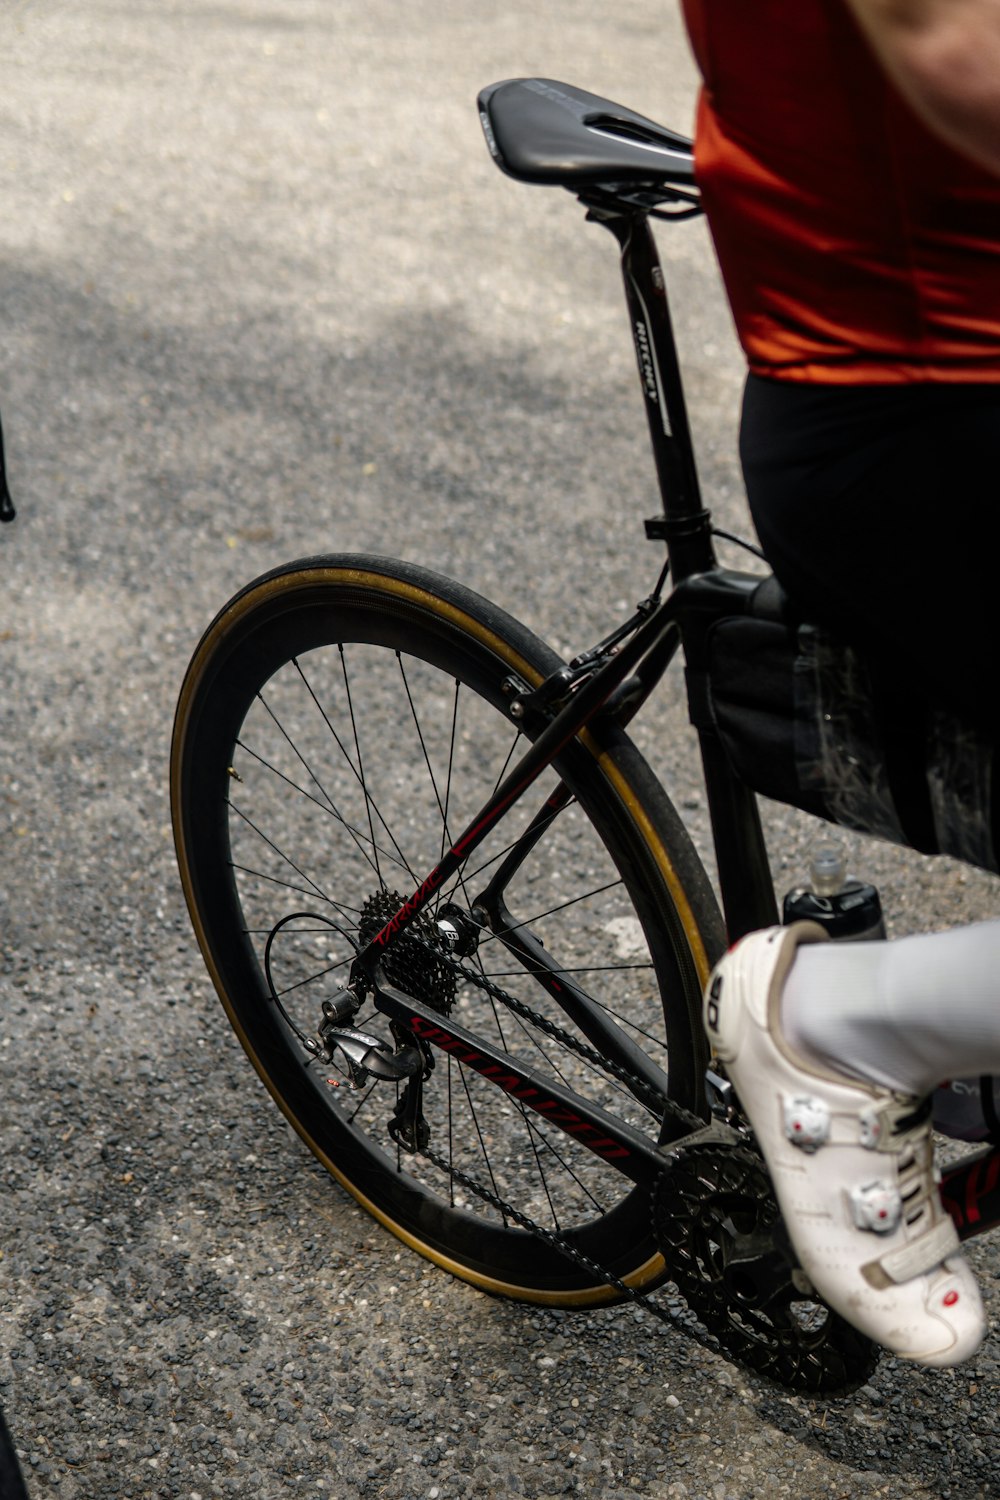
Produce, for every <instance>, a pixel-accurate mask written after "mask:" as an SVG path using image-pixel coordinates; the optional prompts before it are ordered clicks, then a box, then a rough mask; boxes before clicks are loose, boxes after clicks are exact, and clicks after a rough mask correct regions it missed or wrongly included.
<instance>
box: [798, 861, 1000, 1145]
mask: <svg viewBox="0 0 1000 1500" xmlns="http://www.w3.org/2000/svg"><path fill="white" fill-rule="evenodd" d="M809 879H810V883H809V885H807V886H799V887H797V888H796V889H795V890H792V891H789V893H788V895H787V896H786V897H785V901H784V907H783V910H782V919H783V921H784V923H785V925H786V926H787V925H788V924H789V923H790V922H801V921H809V922H819V923H821V924H822V926H824V927H825V928H826V930H827V932H828V933H829V934H830V937H831V938H834V939H839V940H843V941H849V942H853V943H857V942H864V941H866V940H867V939H875V938H884V937H885V921H884V919H883V916H882V903H881V901H880V900H879V894H878V891H877V890H876V889H875V887H874V886H873V885H869V884H867V883H866V882H865V881H862V880H858V879H857V878H856V877H855V876H853V875H848V874H847V864H846V861H845V858H844V849H843V845H842V844H840V843H839V842H838V841H837V840H836V839H829V838H826V839H823V840H822V841H820V842H819V843H817V844H816V846H815V847H814V848H813V851H812V857H811V859H810V862H809ZM933 1121H934V1129H935V1130H937V1131H939V1132H940V1133H941V1134H942V1135H946V1136H948V1137H950V1139H952V1140H956V1141H988V1140H990V1141H998V1142H1000V1078H991V1077H982V1078H954V1079H951V1080H950V1081H949V1082H948V1083H944V1084H942V1085H941V1087H940V1088H938V1089H935V1091H934V1105H933Z"/></svg>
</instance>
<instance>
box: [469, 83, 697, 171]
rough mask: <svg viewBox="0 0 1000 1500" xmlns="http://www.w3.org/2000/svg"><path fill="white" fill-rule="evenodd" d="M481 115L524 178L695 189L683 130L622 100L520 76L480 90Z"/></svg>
mask: <svg viewBox="0 0 1000 1500" xmlns="http://www.w3.org/2000/svg"><path fill="white" fill-rule="evenodd" d="M479 117H480V119H481V121H482V125H483V131H484V132H485V135H486V140H487V144H488V145H489V148H490V151H491V152H492V155H493V159H494V160H495V161H496V163H497V165H498V166H499V167H501V168H502V169H503V171H505V172H507V173H508V174H509V175H510V176H511V177H517V178H518V179H519V180H520V181H522V182H546V183H554V184H558V185H559V186H562V187H565V188H570V189H577V190H579V189H580V188H584V187H587V186H598V185H604V186H609V185H611V184H619V183H622V184H624V183H631V184H638V183H645V184H650V185H659V184H663V183H671V184H672V185H674V186H677V187H687V188H693V187H694V186H695V180H694V155H693V152H692V146H691V142H690V141H689V140H688V139H687V138H686V137H685V136H683V135H677V134H676V133H675V132H674V131H672V130H665V129H664V127H663V126H662V125H657V124H655V123H654V122H653V121H652V120H647V119H646V118H645V116H643V115H637V114H635V113H634V111H632V110H630V109H625V108H624V106H622V105H621V104H612V103H611V101H610V100H609V99H602V98H600V97H599V96H598V95H597V94H588V93H586V92H585V91H584V90H583V89H575V88H573V87H571V85H570V84H568V83H553V82H552V81H551V80H550V79H548V78H514V79H510V80H508V81H507V82H506V83H494V84H491V85H490V87H489V88H485V89H483V91H482V93H481V94H480V95H479Z"/></svg>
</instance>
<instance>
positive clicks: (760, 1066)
mask: <svg viewBox="0 0 1000 1500" xmlns="http://www.w3.org/2000/svg"><path fill="white" fill-rule="evenodd" d="M825 939H826V933H825V932H824V931H823V929H822V928H821V927H819V926H817V925H815V924H814V923H809V922H799V923H796V924H795V925H794V926H792V927H773V928H768V929H766V930H765V931H763V932H754V933H751V934H750V936H749V937H746V938H744V939H743V940H742V941H741V942H739V943H738V944H737V945H736V947H735V948H733V949H732V951H731V952H730V953H728V954H727V955H726V957H725V958H723V959H722V961H721V962H720V963H719V964H718V965H717V967H716V968H715V970H714V972H713V974H712V977H711V979H710V980H709V984H708V989H707V991H706V994H705V1025H706V1028H707V1030H708V1035H709V1039H710V1041H711V1042H712V1044H713V1046H714V1048H715V1051H716V1053H717V1054H718V1056H719V1058H720V1059H721V1060H722V1061H723V1062H724V1063H725V1065H726V1072H727V1073H728V1075H729V1078H730V1080H731V1082H732V1084H733V1087H734V1088H735V1090H736V1093H737V1094H738V1095H739V1099H740V1103H741V1104H742V1106H743V1109H744V1112H745V1113H746V1116H747V1118H748V1119H749V1121H750V1123H751V1125H752V1126H753V1129H754V1133H755V1135H756V1137H757V1142H758V1144H759V1146H760V1149H761V1151H762V1153H763V1155H764V1159H765V1161H766V1162H767V1165H768V1169H769V1171H770V1173H771V1178H772V1180H773V1182H774V1190H775V1193H776V1195H777V1199H778V1203H779V1205H780V1208H781V1212H782V1214H783V1216H784V1219H785V1224H786V1227H787V1229H788V1233H789V1235H790V1236H791V1239H792V1243H793V1245H794V1246H795V1250H796V1253H797V1255H798V1257H799V1260H800V1262H801V1265H802V1269H803V1270H804V1271H805V1273H806V1275H807V1276H808V1277H809V1280H810V1281H811V1282H812V1284H813V1286H814V1287H815V1289H816V1291H817V1292H818V1293H819V1294H820V1296H821V1297H823V1298H824V1299H825V1301H827V1302H828V1303H829V1304H830V1306H831V1307H833V1308H834V1309H835V1310H836V1311H837V1312H839V1313H840V1314H841V1316H842V1317H844V1318H846V1319H847V1321H848V1322H849V1323H852V1324H853V1325H854V1327H855V1328H857V1329H859V1330H860V1332H862V1333H864V1334H867V1336H868V1337H869V1338H871V1339H874V1340H875V1341H876V1343H879V1344H882V1345H883V1346H884V1347H885V1348H886V1349H890V1350H891V1351H892V1352H893V1353H894V1354H897V1355H900V1356H901V1357H902V1358H904V1359H912V1360H916V1361H917V1362H918V1363H920V1364H924V1365H954V1364H958V1363H960V1361H962V1360H964V1359H968V1358H969V1356H970V1355H971V1354H973V1353H974V1352H975V1350H976V1349H977V1348H978V1347H979V1344H980V1343H981V1341H982V1339H983V1336H984V1334H985V1332H986V1318H985V1315H984V1312H983V1306H982V1302H981V1301H980V1297H979V1289H978V1287H977V1286H976V1283H975V1280H974V1278H973V1275H972V1272H971V1271H970V1270H969V1268H968V1266H967V1265H966V1263H965V1260H964V1259H963V1257H962V1255H961V1254H960V1253H959V1247H958V1236H957V1234H956V1232H955V1228H954V1225H953V1224H952V1221H951V1219H950V1217H949V1216H948V1214H947V1213H946V1211H945V1210H944V1209H943V1208H942V1206H941V1199H940V1195H939V1193H938V1189H937V1181H936V1178H935V1176H934V1168H933V1143H932V1141H931V1127H930V1119H929V1113H928V1112H927V1111H921V1112H920V1115H915V1113H914V1111H915V1109H916V1107H917V1103H918V1101H917V1100H915V1099H912V1098H907V1097H904V1096H902V1095H899V1094H893V1093H891V1092H890V1091H889V1090H888V1089H884V1088H879V1087H878V1086H877V1085H875V1084H866V1083H860V1082H855V1081H854V1080H853V1079H851V1078H847V1077H845V1076H843V1075H840V1074H837V1073H833V1072H830V1071H828V1070H826V1069H824V1067H823V1066H822V1064H819V1063H813V1062H811V1061H807V1060H806V1059H804V1058H802V1057H799V1056H797V1055H796V1054H795V1053H794V1052H792V1050H791V1048H790V1047H789V1046H788V1044H787V1042H786V1041H785V1039H784V1037H783V1035H782V1032H781V1025H780V1000H781V991H782V987H783V985H784V980H785V976H786V974H787V973H788V970H789V968H790V967H791V964H792V960H793V959H794V957H795V949H796V948H797V947H798V945H799V944H800V943H810V942H820V941H824V940H825Z"/></svg>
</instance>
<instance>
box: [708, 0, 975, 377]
mask: <svg viewBox="0 0 1000 1500" xmlns="http://www.w3.org/2000/svg"><path fill="white" fill-rule="evenodd" d="M683 4H684V11H685V15H686V19H687V23H688V29H689V31H690V34H691V41H692V45H693V47H694V52H695V56H696V59H697V61H698V64H699V67H700V68H701V71H702V75H703V77H704V88H703V90H702V93H701V98H700V101H699V106H698V121H697V130H696V138H695V164H696V169H697V174H698V180H699V183H700V184H701V189H702V195H703V199H704V203H705V208H706V211H707V214H708V219H709V224H710V226H711V230H712V235H713V238H714V240H715V246H716V251H717V253H718V257H719V263H720V265H721V268H722V275H723V279H724V280H725V283H726V289H727V291H728V294H729V300H730V303H731V305H732V309H733V315H734V317H735V319H736V325H737V330H738V332H739V335H740V339H741V342H742V344H743V347H744V349H745V350H746V354H747V358H748V359H749V362H750V368H751V369H752V370H753V371H754V372H755V373H757V374H759V375H766V376H771V377H773V378H778V379H782V380H803V381H816V382H824V383H830V384H840V383H844V384H847V383H850V384H859V383H860V384H866V383H867V384H876V383H879V384H881V383H888V382H901V381H936V380H940V381H998V382H1000V178H996V177H994V176H992V174H990V173H988V172H987V171H986V170H985V169H984V168H982V167H979V166H977V165H975V164H974V163H972V162H970V161H968V160H967V159H966V158H965V157H963V156H961V155H959V154H958V153H957V152H955V151H953V150H952V149H951V148H950V147H949V146H946V145H945V144H943V143H942V142H941V141H940V140H938V138H937V137H936V136H934V135H933V134H932V133H931V132H930V131H929V130H928V129H927V128H926V127H925V126H924V125H923V124H922V123H921V122H920V121H919V120H918V119H917V117H916V115H915V114H914V113H913V111H912V110H911V109H910V107H909V105H907V104H906V103H905V101H904V100H903V99H902V98H901V97H900V96H899V94H898V93H897V92H896V90H895V89H894V88H893V87H892V85H891V84H890V83H889V82H888V81H887V79H886V77H885V75H884V73H883V72H882V70H881V68H880V67H879V65H878V63H877V62H876V60H875V58H874V56H873V55H872V53H871V51H870V50H869V48H868V45H867V44H866V42H865V41H864V39H863V38H862V36H861V34H860V32H859V31H858V29H857V27H856V25H855V23H854V20H853V18H852V17H851V15H850V13H849V12H848V10H847V8H846V5H845V3H844V0H683Z"/></svg>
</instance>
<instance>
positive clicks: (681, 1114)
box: [415, 937, 705, 1134]
mask: <svg viewBox="0 0 1000 1500" xmlns="http://www.w3.org/2000/svg"><path fill="white" fill-rule="evenodd" d="M415 942H416V943H419V944H420V946H421V947H426V948H429V949H431V951H432V952H434V953H436V954H438V956H440V950H439V949H436V948H435V947H434V945H433V944H431V943H428V942H427V940H426V939H425V938H422V937H417V938H415ZM452 967H453V968H454V970H455V973H456V975H457V976H458V977H459V978H461V979H465V980H467V981H468V982H469V984H473V985H475V986H476V987H477V988H478V989H481V990H484V991H485V993H486V994H487V995H489V996H490V998H491V999H493V1000H498V1001H499V1002H500V1004H501V1005H502V1006H504V1007H505V1009H507V1010H509V1011H512V1012H513V1013H514V1015H517V1016H520V1017H521V1019H522V1020H523V1021H529V1022H530V1023H531V1025H532V1026H535V1027H537V1029H538V1030H539V1031H541V1032H544V1034H545V1035H546V1036H550V1037H552V1039H553V1041H557V1042H560V1043H561V1044H562V1045H563V1046H564V1047H566V1048H567V1049H568V1050H569V1051H570V1052H575V1053H576V1054H577V1056H578V1057H582V1058H583V1059H584V1061H585V1062H589V1063H590V1064H591V1065H592V1066H593V1067H595V1068H598V1069H599V1070H600V1071H601V1072H602V1073H607V1074H608V1076H609V1077H611V1078H616V1079H617V1080H618V1082H619V1083H624V1084H625V1086H626V1087H627V1088H628V1089H629V1091H630V1093H632V1094H634V1095H635V1097H636V1098H637V1099H638V1101H639V1103H640V1104H643V1105H645V1107H646V1108H647V1109H648V1110H649V1111H650V1112H651V1113H652V1114H654V1115H657V1116H661V1117H662V1116H664V1115H669V1116H670V1118H671V1119H672V1120H674V1121H676V1123H677V1124H678V1125H681V1126H683V1127H684V1132H685V1134H689V1133H690V1132H691V1131H693V1130H701V1129H702V1127H703V1126H704V1124H705V1121H704V1120H703V1119H702V1117H701V1116H700V1115H696V1114H695V1113H694V1111H693V1110H690V1109H685V1108H684V1106H683V1105H682V1104H678V1103H676V1101H675V1100H673V1099H670V1098H668V1097H667V1095H666V1094H661V1093H659V1091H658V1090H655V1089H652V1088H650V1086H649V1084H647V1083H644V1082H643V1080H642V1079H641V1078H637V1077H636V1076H635V1074H633V1073H630V1072H629V1071H628V1069H627V1068H625V1067H622V1065H621V1063H617V1062H615V1061H614V1059H613V1058H610V1057H605V1056H604V1055H603V1054H602V1053H600V1052H598V1051H596V1050H595V1049H594V1048H593V1047H588V1046H587V1044H586V1042H581V1041H579V1040H578V1038H577V1037H575V1036H573V1035H572V1034H571V1033H570V1032H568V1031H564V1030H563V1028H562V1027H561V1026H558V1025H557V1024H556V1022H555V1021H552V1020H550V1019H549V1017H548V1016H543V1015H540V1014H539V1012H538V1011H535V1010H532V1009H531V1006H530V1005H525V1003H524V1001H523V1000H518V999H517V998H516V996H514V995H509V994H508V993H507V991H506V990H504V989H501V988H500V986H499V985H498V984H494V983H493V981H492V980H491V979H489V978H488V977H487V976H486V975H485V974H478V973H476V972H475V971H474V970H472V969H467V968H465V967H464V966H463V965H462V964H460V963H456V962H455V961H454V960H452Z"/></svg>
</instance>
